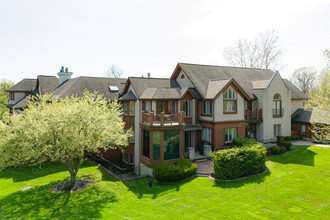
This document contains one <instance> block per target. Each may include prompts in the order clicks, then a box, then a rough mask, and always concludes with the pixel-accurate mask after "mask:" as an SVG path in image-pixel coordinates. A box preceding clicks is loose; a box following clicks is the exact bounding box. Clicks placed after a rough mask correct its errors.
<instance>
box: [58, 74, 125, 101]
mask: <svg viewBox="0 0 330 220" xmlns="http://www.w3.org/2000/svg"><path fill="white" fill-rule="evenodd" d="M125 81H126V79H120V78H108V77H87V76H81V77H77V78H74V79H70V80H67V81H66V82H64V83H62V84H61V85H59V86H58V87H56V88H55V90H54V91H53V93H52V94H53V95H57V96H59V98H65V97H71V96H72V95H77V96H78V97H79V96H82V95H83V94H84V91H85V89H87V90H88V91H89V92H98V94H100V95H103V97H104V98H106V99H108V100H115V99H118V98H119V93H120V92H121V91H120V90H119V91H118V92H110V90H109V86H117V87H118V88H119V89H120V88H121V84H122V83H124V82H125Z"/></svg>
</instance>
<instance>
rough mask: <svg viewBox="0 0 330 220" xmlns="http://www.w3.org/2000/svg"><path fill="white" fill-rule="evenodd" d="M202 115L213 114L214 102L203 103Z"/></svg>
mask: <svg viewBox="0 0 330 220" xmlns="http://www.w3.org/2000/svg"><path fill="white" fill-rule="evenodd" d="M202 113H203V114H209V115H210V114H212V102H211V101H203V103H202Z"/></svg>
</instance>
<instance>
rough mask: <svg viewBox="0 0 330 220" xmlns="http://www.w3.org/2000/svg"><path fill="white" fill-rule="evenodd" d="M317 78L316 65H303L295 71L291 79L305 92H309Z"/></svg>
mask: <svg viewBox="0 0 330 220" xmlns="http://www.w3.org/2000/svg"><path fill="white" fill-rule="evenodd" d="M316 79H317V71H316V69H315V68H314V67H301V68H298V69H296V70H295V71H294V72H293V74H292V76H291V78H290V81H291V82H292V83H293V84H294V85H296V86H297V87H298V88H299V89H300V90H301V91H303V93H305V94H308V93H309V91H311V90H312V89H313V87H314V84H315V81H316Z"/></svg>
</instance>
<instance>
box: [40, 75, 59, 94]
mask: <svg viewBox="0 0 330 220" xmlns="http://www.w3.org/2000/svg"><path fill="white" fill-rule="evenodd" d="M37 80H38V83H39V94H40V95H45V94H46V93H51V92H52V91H53V90H54V89H55V88H56V87H57V86H58V83H59V81H58V78H57V77H55V76H42V75H39V76H38V78H37Z"/></svg>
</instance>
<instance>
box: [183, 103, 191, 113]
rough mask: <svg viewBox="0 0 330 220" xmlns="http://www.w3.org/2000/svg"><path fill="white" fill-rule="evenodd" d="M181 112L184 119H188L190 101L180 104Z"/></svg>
mask: <svg viewBox="0 0 330 220" xmlns="http://www.w3.org/2000/svg"><path fill="white" fill-rule="evenodd" d="M182 110H183V114H184V117H190V116H191V101H189V100H186V101H183V102H182Z"/></svg>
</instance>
